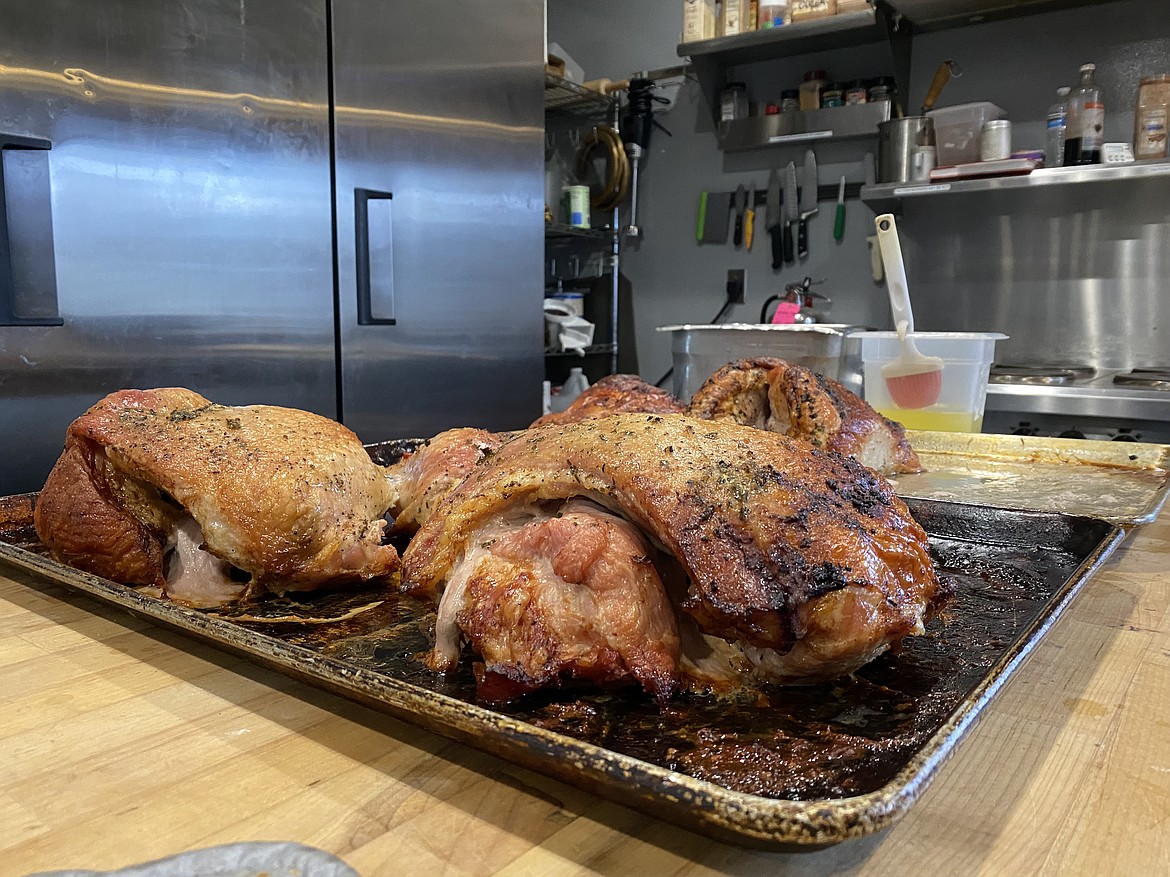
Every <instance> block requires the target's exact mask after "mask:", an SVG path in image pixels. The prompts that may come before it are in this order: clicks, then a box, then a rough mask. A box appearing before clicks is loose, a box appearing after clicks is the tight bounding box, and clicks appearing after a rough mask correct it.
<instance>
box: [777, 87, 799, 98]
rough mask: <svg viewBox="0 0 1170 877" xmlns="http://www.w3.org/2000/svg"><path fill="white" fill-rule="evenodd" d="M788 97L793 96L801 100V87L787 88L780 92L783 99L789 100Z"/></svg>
mask: <svg viewBox="0 0 1170 877" xmlns="http://www.w3.org/2000/svg"><path fill="white" fill-rule="evenodd" d="M788 98H792V99H793V100H799V99H800V89H799V88H786V89H784V90H783V91H782V92H780V99H781V100H787V99H788Z"/></svg>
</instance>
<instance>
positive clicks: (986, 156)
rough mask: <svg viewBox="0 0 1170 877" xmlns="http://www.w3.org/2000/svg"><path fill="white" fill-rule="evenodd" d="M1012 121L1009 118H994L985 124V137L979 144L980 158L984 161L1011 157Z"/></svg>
mask: <svg viewBox="0 0 1170 877" xmlns="http://www.w3.org/2000/svg"><path fill="white" fill-rule="evenodd" d="M1011 155H1012V123H1011V122H1009V121H1008V120H1007V119H992V120H991V121H990V122H985V123H984V124H983V139H982V140H981V141H980V144H979V158H980V159H981V160H982V161H999V160H1001V159H1004V158H1011Z"/></svg>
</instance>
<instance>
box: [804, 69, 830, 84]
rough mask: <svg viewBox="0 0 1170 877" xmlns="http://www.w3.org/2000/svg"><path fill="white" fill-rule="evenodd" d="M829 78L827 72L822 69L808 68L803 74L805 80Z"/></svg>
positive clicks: (813, 80)
mask: <svg viewBox="0 0 1170 877" xmlns="http://www.w3.org/2000/svg"><path fill="white" fill-rule="evenodd" d="M828 78H829V74H828V73H826V72H825V71H824V70H809V71H807V72H805V74H804V81H805V82H815V81H817V80H822V81H823V80H825V79H828Z"/></svg>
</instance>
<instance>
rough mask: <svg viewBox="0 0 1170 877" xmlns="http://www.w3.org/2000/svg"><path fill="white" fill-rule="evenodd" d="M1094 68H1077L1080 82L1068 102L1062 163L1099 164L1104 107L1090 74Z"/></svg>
mask: <svg viewBox="0 0 1170 877" xmlns="http://www.w3.org/2000/svg"><path fill="white" fill-rule="evenodd" d="M1096 69H1097V65H1096V64H1082V65H1081V81H1080V83H1079V84H1078V85H1077V87H1076V88H1075V89H1074V90H1073V93H1072V95H1071V96H1070V97H1069V100H1068V127H1067V128H1066V129H1065V135H1064V163H1065V165H1075V164H1100V163H1101V143H1102V141H1103V140H1104V139H1105V104H1104V103H1102V101H1101V89H1100V88H1099V87H1098V85H1097V82H1096V80H1095V79H1094V78H1093V73H1094V72H1095V71H1096Z"/></svg>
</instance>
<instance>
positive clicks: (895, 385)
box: [874, 213, 943, 408]
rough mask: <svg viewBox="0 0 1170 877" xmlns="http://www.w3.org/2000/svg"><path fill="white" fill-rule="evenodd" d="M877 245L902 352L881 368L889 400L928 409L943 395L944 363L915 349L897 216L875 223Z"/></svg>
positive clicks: (881, 217)
mask: <svg viewBox="0 0 1170 877" xmlns="http://www.w3.org/2000/svg"><path fill="white" fill-rule="evenodd" d="M874 224H875V225H876V226H877V236H878V245H879V246H880V247H881V251H882V262H883V263H884V264H885V268H886V286H887V287H888V288H889V291H890V309H891V310H892V311H893V313H894V328H895V329H897V331H898V340H899V341H900V342H901V345H902V349H901V352H900V353H899V354H898V358H897V359H895V360H893V361H892V362H887V363H886V364H885V365H883V366H882V378H883V379H884V380H885V382H886V389H887V390H888V391H889V393H890V398H891V399H893V400H894V404H895V405H897V406H898V407H899V408H926V407H927V406H929V405H933V404H934V403H935V402H937V401H938V397H939V395H940V394H941V393H942V370H943V361H942V359H940V358H939V357H937V356H926V355H925V354H923V353H920V352H919V351H918V348H917V347H915V346H914V339H913V338H911V337H910V335H911V334H912V333H913V332H914V312H913V311H911V310H910V288H909V286H908V285H907V283H906V266H905V264H904V263H903V262H902V246H901V244H900V243H899V242H898V227H897V225H896V224H895V223H894V216H893V214H890V213H884V214H882V215H881V216H879V217H877V219H875V220H874Z"/></svg>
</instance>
